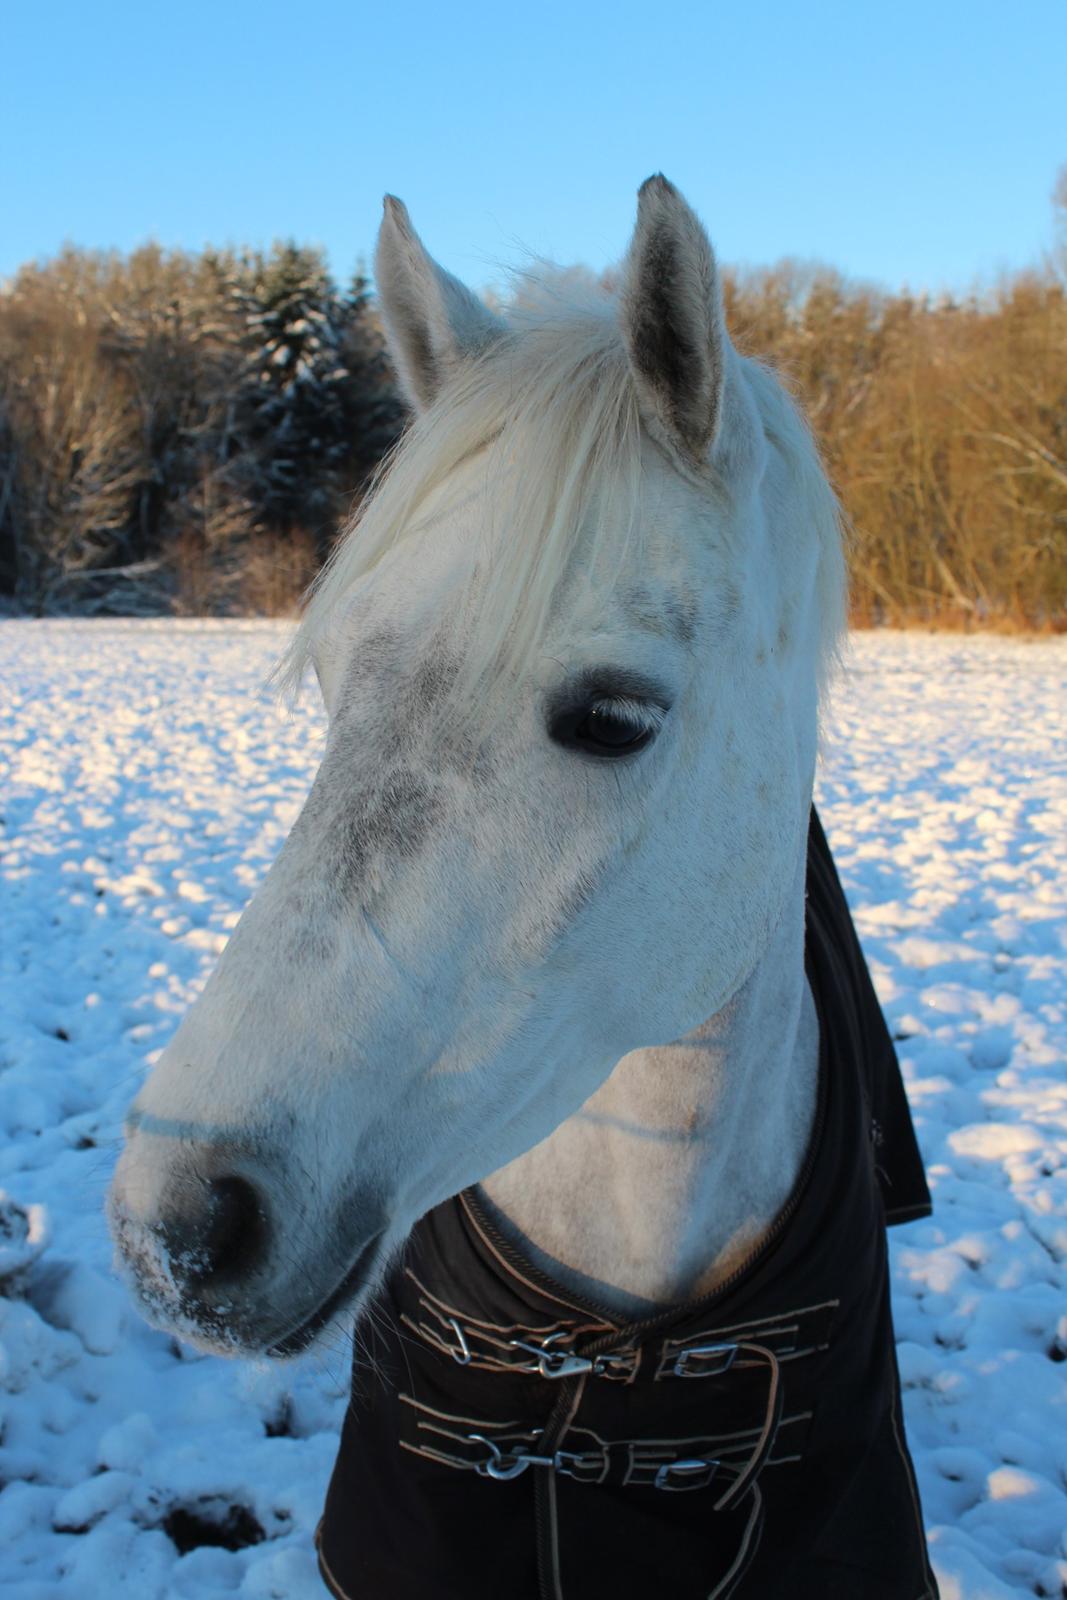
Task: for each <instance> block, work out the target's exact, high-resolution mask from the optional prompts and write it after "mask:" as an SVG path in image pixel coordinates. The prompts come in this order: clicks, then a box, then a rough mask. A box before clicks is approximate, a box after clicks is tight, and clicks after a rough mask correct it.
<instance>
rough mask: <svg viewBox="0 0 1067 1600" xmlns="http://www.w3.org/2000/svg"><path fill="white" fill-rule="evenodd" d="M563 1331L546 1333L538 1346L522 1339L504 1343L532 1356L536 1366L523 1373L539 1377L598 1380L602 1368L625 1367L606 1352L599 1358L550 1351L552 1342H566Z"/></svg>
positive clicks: (622, 1359) (619, 1358) (620, 1359)
mask: <svg viewBox="0 0 1067 1600" xmlns="http://www.w3.org/2000/svg"><path fill="white" fill-rule="evenodd" d="M567 1337H568V1334H567V1333H566V1332H565V1331H560V1332H559V1333H550V1334H549V1335H548V1338H547V1339H545V1340H544V1341H543V1342H542V1343H541V1344H528V1343H527V1341H526V1340H525V1339H509V1340H508V1343H509V1344H510V1345H512V1346H513V1347H514V1348H515V1349H516V1350H527V1351H529V1353H530V1355H532V1356H536V1358H537V1364H536V1366H534V1365H531V1366H526V1367H523V1369H522V1370H523V1371H524V1372H537V1373H539V1374H540V1376H541V1377H542V1378H575V1377H577V1376H578V1374H579V1373H581V1372H591V1373H592V1374H593V1376H594V1377H595V1378H602V1377H604V1375H605V1372H606V1369H607V1368H608V1367H611V1366H618V1365H620V1364H625V1362H626V1361H627V1359H628V1357H626V1356H624V1355H616V1354H613V1353H612V1352H611V1351H610V1350H608V1351H605V1352H604V1354H603V1355H599V1356H592V1357H590V1356H576V1355H575V1354H574V1352H573V1351H572V1350H552V1349H550V1348H549V1346H550V1345H551V1344H553V1342H554V1341H555V1340H556V1339H566V1338H567Z"/></svg>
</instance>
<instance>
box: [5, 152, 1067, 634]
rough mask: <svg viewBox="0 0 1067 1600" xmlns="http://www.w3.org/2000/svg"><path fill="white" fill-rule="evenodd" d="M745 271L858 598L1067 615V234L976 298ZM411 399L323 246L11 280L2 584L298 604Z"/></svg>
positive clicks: (79, 267) (739, 285)
mask: <svg viewBox="0 0 1067 1600" xmlns="http://www.w3.org/2000/svg"><path fill="white" fill-rule="evenodd" d="M1060 198H1061V200H1067V179H1065V180H1062V181H1061V195H1060ZM1061 214H1062V215H1064V216H1067V206H1061ZM725 296H726V307H727V315H728V320H729V323H730V327H731V330H732V332H733V335H734V338H735V340H736V341H737V343H738V344H739V346H740V347H741V348H742V349H743V350H745V351H746V352H747V353H750V354H756V355H758V356H760V357H762V358H765V359H767V360H768V361H770V362H771V363H772V364H773V365H774V366H775V367H776V368H777V369H778V370H779V371H780V373H781V374H782V375H783V377H784V378H785V381H786V382H787V384H788V385H789V386H790V387H791V388H792V390H793V392H794V393H795V394H796V396H797V398H798V399H799V400H800V401H801V403H802V404H803V406H804V408H805V409H806V411H807V413H808V416H809V417H810V419H811V421H812V424H813V427H814V429H815V432H816V435H817V437H818V440H819V443H820V446H821V448H822V451H823V454H824V457H825V460H826V462H827V465H828V468H829V471H830V475H831V478H832V480H833V482H834V484H835V486H836V488H837V490H838V492H839V495H840V497H841V500H842V503H843V505H844V508H845V511H846V514H847V518H848V523H849V529H850V561H851V573H852V611H853V617H854V620H855V621H856V622H858V623H861V624H864V623H876V622H892V623H909V622H916V621H921V622H932V623H937V624H939V625H946V624H948V625H967V626H973V625H979V626H990V625H991V626H1008V627H1038V628H1042V627H1053V628H1059V627H1062V626H1064V624H1065V622H1067V238H1065V239H1064V242H1063V246H1062V248H1061V249H1060V250H1059V252H1058V254H1055V253H1054V254H1053V255H1052V256H1051V257H1050V259H1049V260H1048V261H1047V262H1046V263H1045V264H1044V265H1043V266H1041V267H1040V268H1035V269H1034V270H1032V271H1028V272H1024V273H1019V274H1016V275H1014V276H1012V277H1011V278H1008V279H1005V280H1004V281H1003V282H1002V283H1000V284H999V285H998V286H997V287H996V288H995V289H994V290H992V291H988V292H985V293H983V294H980V295H979V294H975V295H972V296H970V297H965V298H958V299H957V298H950V297H947V296H944V297H940V298H937V299H932V298H930V297H921V296H913V295H910V294H908V293H906V292H901V293H896V294H892V293H886V292H882V291H879V290H877V289H873V288H870V287H867V286H864V285H861V284H856V283H851V282H849V281H847V280H846V279H844V278H843V277H842V276H841V275H840V274H838V273H835V272H833V271H831V270H828V269H825V268H810V267H801V266H798V265H795V264H790V263H784V264H781V265H779V266H777V267H775V268H772V269H770V270H766V271H759V272H747V273H738V272H732V273H731V272H728V273H727V274H726V275H725ZM404 420H405V412H404V408H403V405H402V403H401V401H400V399H399V397H398V395H397V392H396V389H395V385H394V381H393V378H392V375H391V373H390V371H389V368H388V365H387V361H386V357H385V353H384V346H383V340H382V335H381V329H380V325H379V323H378V319H377V315H376V312H375V307H374V303H373V300H372V298H371V297H370V295H369V293H368V285H367V282H366V280H365V279H364V278H363V277H362V275H359V274H357V276H356V277H355V278H354V280H353V281H352V282H351V283H350V284H349V285H348V286H347V287H345V288H343V289H342V288H339V287H338V286H337V284H336V283H335V282H334V281H333V280H332V279H331V277H330V274H329V272H328V270H327V267H326V264H325V261H324V260H323V257H322V255H321V254H320V253H319V252H317V251H315V250H312V249H307V248H303V247H300V246H298V245H295V244H291V243H289V244H279V245H276V246H275V247H274V248H273V249H272V250H271V251H269V252H266V253H263V252H233V251H210V250H208V251H204V252H202V253H199V254H190V253H186V252H180V251H169V252H168V251H164V250H161V249H159V248H158V247H156V246H146V247H145V248H143V249H141V250H138V251H136V252H134V253H133V254H132V255H130V256H128V257H122V256H117V255H111V254H99V253H90V252H85V251H80V250H75V249H68V250H65V251H64V252H63V253H62V254H61V255H59V256H58V257H57V258H55V259H54V260H52V261H49V262H47V263H44V264H42V265H35V266H31V267H26V268H24V269H23V270H21V271H20V272H19V273H18V274H17V275H16V276H15V278H14V279H13V280H12V281H11V282H10V283H9V284H8V285H6V286H5V287H3V288H2V289H0V596H6V597H7V603H8V604H9V605H14V606H15V607H17V608H19V609H24V610H30V611H36V612H49V611H79V612H91V611H108V612H126V613H130V612H132V613H153V612H165V611H178V612H184V613H205V612H206V613H211V612H226V611H251V612H280V611H285V610H288V609H290V608H291V607H292V606H293V605H294V604H295V602H296V600H297V599H298V597H299V594H300V592H301V591H302V589H303V588H304V586H305V585H306V583H307V582H308V581H309V579H310V578H311V577H312V575H313V574H314V572H315V571H316V570H317V567H318V566H319V564H320V563H321V561H322V559H323V558H324V556H325V555H326V554H327V552H328V550H329V547H330V545H331V543H332V540H333V538H334V537H335V535H336V531H337V528H338V526H339V524H340V522H341V521H342V520H343V518H344V516H345V514H346V513H347V512H348V511H349V510H350V509H351V507H352V505H353V504H354V503H355V502H356V501H357V500H358V496H359V494H360V492H361V491H362V490H363V488H365V486H366V483H367V481H368V478H369V476H370V474H371V473H372V472H373V469H374V467H375V466H376V464H377V463H378V462H379V461H380V459H381V457H382V456H383V454H384V453H385V452H386V450H387V449H388V448H389V447H390V446H391V445H392V444H393V443H394V441H395V440H396V439H397V437H398V436H399V434H400V431H401V429H402V427H403V424H404Z"/></svg>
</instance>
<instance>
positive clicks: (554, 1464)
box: [467, 1433, 601, 1483]
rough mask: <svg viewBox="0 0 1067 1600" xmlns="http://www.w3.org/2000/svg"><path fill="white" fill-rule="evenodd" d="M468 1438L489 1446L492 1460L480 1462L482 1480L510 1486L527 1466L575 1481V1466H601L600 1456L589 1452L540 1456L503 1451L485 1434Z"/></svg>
mask: <svg viewBox="0 0 1067 1600" xmlns="http://www.w3.org/2000/svg"><path fill="white" fill-rule="evenodd" d="M467 1438H468V1439H469V1440H470V1441H471V1443H472V1444H484V1445H486V1446H487V1447H488V1449H489V1459H488V1461H476V1462H475V1463H474V1470H475V1472H477V1473H478V1474H479V1475H480V1476H481V1477H483V1478H492V1479H494V1480H495V1481H496V1482H497V1483H507V1482H508V1480H509V1479H511V1478H518V1477H520V1476H521V1475H522V1473H524V1472H525V1471H526V1468H527V1467H551V1468H552V1470H553V1472H562V1473H563V1474H564V1475H565V1476H566V1477H569V1478H574V1477H577V1476H578V1474H577V1473H576V1472H575V1471H574V1466H573V1465H572V1463H577V1464H580V1465H588V1464H590V1463H593V1464H595V1465H597V1466H600V1465H601V1458H600V1457H599V1456H591V1455H590V1454H588V1453H586V1454H584V1455H582V1454H575V1453H574V1452H573V1451H570V1450H556V1451H554V1452H553V1454H552V1455H550V1456H539V1455H535V1454H534V1453H533V1451H532V1450H506V1451H505V1450H501V1448H500V1446H499V1445H498V1444H496V1443H495V1441H494V1440H492V1439H487V1438H486V1436H485V1434H484V1433H468V1435H467Z"/></svg>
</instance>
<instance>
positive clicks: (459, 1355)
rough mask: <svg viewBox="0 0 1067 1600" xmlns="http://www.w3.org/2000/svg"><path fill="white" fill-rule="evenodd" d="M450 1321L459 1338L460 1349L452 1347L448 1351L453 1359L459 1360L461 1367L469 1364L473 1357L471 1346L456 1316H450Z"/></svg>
mask: <svg viewBox="0 0 1067 1600" xmlns="http://www.w3.org/2000/svg"><path fill="white" fill-rule="evenodd" d="M448 1322H449V1326H450V1327H451V1329H452V1331H453V1333H454V1334H455V1336H456V1338H457V1339H458V1340H459V1349H458V1350H451V1349H450V1350H449V1352H448V1353H449V1355H450V1356H451V1357H452V1360H453V1361H458V1362H459V1364H460V1366H461V1367H466V1366H469V1365H470V1359H471V1347H470V1345H469V1344H468V1343H467V1336H466V1334H465V1333H464V1332H463V1329H462V1328H461V1327H460V1325H459V1323H458V1322H457V1321H456V1319H455V1317H449V1319H448Z"/></svg>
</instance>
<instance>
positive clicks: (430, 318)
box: [374, 194, 504, 411]
mask: <svg viewBox="0 0 1067 1600" xmlns="http://www.w3.org/2000/svg"><path fill="white" fill-rule="evenodd" d="M374 276H375V279H376V281H377V284H378V294H379V298H380V302H381V308H382V320H383V322H384V323H385V331H386V335H387V337H388V340H389V352H390V354H391V356H392V358H393V362H394V365H395V366H396V370H397V373H398V374H399V377H400V381H401V384H402V385H403V387H404V390H405V391H406V393H407V396H408V399H409V400H410V401H411V403H412V405H413V406H414V407H415V409H416V410H417V411H422V410H425V408H426V407H427V406H428V405H430V404H431V403H432V401H433V400H434V398H435V396H436V395H437V392H438V390H439V389H440V387H441V385H442V383H444V381H445V379H446V378H448V377H449V376H450V375H451V373H453V372H454V371H455V370H456V368H457V367H458V366H459V365H460V364H461V362H462V361H463V360H464V358H466V357H469V356H473V355H477V354H478V353H479V352H480V351H482V350H484V349H485V348H486V346H487V345H489V344H491V343H492V342H493V341H494V340H495V339H498V338H500V336H501V334H502V333H503V331H504V325H503V323H502V322H500V321H499V320H498V319H497V318H496V317H494V316H493V314H492V312H491V311H490V310H489V309H488V307H486V306H484V305H483V304H482V302H481V301H480V300H479V299H478V298H477V296H476V295H473V294H472V293H471V291H470V290H469V289H467V288H465V287H464V286H463V284H462V283H460V282H459V280H458V278H453V276H452V274H451V273H449V272H446V271H445V270H444V268H443V267H439V266H438V265H437V262H436V261H434V260H433V258H432V256H430V255H428V254H427V252H426V249H425V247H424V245H423V243H422V240H421V239H420V238H419V236H418V234H417V233H416V232H415V230H414V228H413V227H412V226H411V218H410V217H409V216H408V212H407V207H406V206H405V205H404V203H403V201H402V200H397V199H396V198H395V197H394V196H393V195H391V194H387V195H386V197H385V215H384V216H383V218H382V225H381V228H380V230H379V233H378V248H377V251H376V253H375V258H374Z"/></svg>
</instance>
